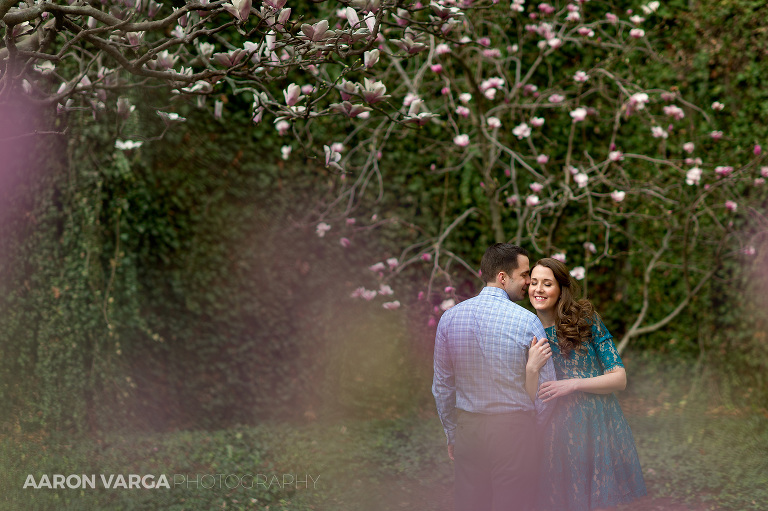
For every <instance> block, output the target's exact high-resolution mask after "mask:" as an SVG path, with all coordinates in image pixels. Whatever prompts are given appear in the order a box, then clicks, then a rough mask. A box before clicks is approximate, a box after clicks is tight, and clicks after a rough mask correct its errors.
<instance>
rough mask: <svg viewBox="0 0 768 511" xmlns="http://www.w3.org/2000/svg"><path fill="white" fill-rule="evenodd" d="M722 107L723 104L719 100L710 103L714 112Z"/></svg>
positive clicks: (723, 106)
mask: <svg viewBox="0 0 768 511" xmlns="http://www.w3.org/2000/svg"><path fill="white" fill-rule="evenodd" d="M723 108H725V105H724V104H722V103H720V102H719V101H715V102H714V103H712V110H715V111H716V112H719V111H720V110H722V109H723Z"/></svg>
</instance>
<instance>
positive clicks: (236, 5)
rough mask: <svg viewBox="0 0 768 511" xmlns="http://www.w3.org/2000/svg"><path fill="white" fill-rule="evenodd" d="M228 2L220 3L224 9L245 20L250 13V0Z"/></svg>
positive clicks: (231, 0) (240, 19)
mask: <svg viewBox="0 0 768 511" xmlns="http://www.w3.org/2000/svg"><path fill="white" fill-rule="evenodd" d="M229 1H230V3H228V4H224V5H222V7H223V8H224V10H225V11H227V12H228V13H230V14H231V15H232V16H234V17H235V18H237V19H238V20H239V21H241V22H242V21H246V20H247V19H248V16H249V15H250V14H251V0H229Z"/></svg>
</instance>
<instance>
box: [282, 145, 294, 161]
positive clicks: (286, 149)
mask: <svg viewBox="0 0 768 511" xmlns="http://www.w3.org/2000/svg"><path fill="white" fill-rule="evenodd" d="M292 150H293V148H292V147H291V146H289V145H284V146H283V147H281V148H280V156H281V157H282V158H283V159H284V160H287V159H288V157H289V156H291V151H292Z"/></svg>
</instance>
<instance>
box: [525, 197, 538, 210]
mask: <svg viewBox="0 0 768 511" xmlns="http://www.w3.org/2000/svg"><path fill="white" fill-rule="evenodd" d="M538 203H539V197H538V196H537V195H529V196H528V197H526V198H525V205H526V206H528V207H529V208H532V207H534V206H535V205H536V204H538Z"/></svg>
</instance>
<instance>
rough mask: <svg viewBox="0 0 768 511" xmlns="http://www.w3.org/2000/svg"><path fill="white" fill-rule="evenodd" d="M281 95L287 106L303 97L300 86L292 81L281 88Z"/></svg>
mask: <svg viewBox="0 0 768 511" xmlns="http://www.w3.org/2000/svg"><path fill="white" fill-rule="evenodd" d="M283 96H284V97H285V104H286V105H288V106H293V105H295V104H296V103H298V102H299V100H301V99H303V98H304V96H302V95H301V87H299V86H298V85H296V84H295V83H292V84H290V85H289V86H288V87H287V88H286V89H283Z"/></svg>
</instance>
